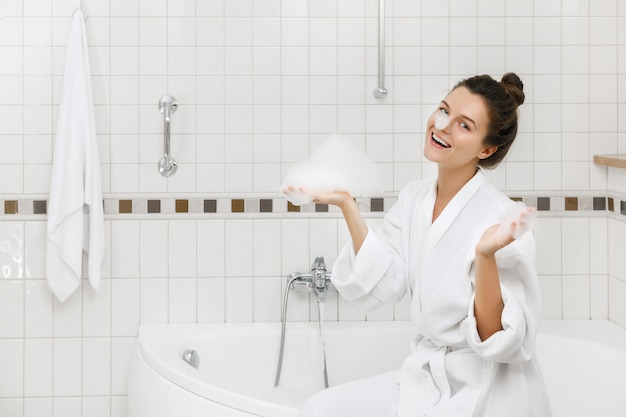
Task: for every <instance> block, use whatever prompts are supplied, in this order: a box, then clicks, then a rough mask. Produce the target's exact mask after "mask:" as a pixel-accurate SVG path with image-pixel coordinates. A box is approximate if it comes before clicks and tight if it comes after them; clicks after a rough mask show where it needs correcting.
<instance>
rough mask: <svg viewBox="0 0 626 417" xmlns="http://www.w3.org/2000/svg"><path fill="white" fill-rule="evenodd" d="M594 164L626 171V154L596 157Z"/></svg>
mask: <svg viewBox="0 0 626 417" xmlns="http://www.w3.org/2000/svg"><path fill="white" fill-rule="evenodd" d="M593 163H594V164H598V165H606V166H608V167H615V168H625V169H626V154H625V153H621V154H613V155H594V156H593Z"/></svg>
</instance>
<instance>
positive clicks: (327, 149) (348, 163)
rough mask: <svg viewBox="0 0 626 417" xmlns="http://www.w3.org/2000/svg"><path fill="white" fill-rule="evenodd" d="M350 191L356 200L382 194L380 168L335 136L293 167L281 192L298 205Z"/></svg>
mask: <svg viewBox="0 0 626 417" xmlns="http://www.w3.org/2000/svg"><path fill="white" fill-rule="evenodd" d="M332 191H347V192H348V193H350V195H352V196H353V197H370V196H374V195H380V193H381V192H382V185H381V181H380V175H379V174H378V170H377V168H376V165H375V164H374V163H373V162H372V161H371V160H369V159H368V158H367V157H366V156H365V155H364V154H363V153H362V152H360V151H359V150H358V149H357V148H356V147H355V146H354V145H352V143H350V141H349V140H348V139H346V138H344V137H342V136H340V135H337V134H334V135H331V136H330V137H329V138H328V139H327V140H326V141H325V142H324V143H322V144H321V145H320V146H318V147H317V148H316V149H315V150H314V151H313V153H312V154H311V156H310V157H309V158H307V159H306V160H304V161H302V162H300V163H299V164H296V165H295V166H293V167H292V168H291V169H290V170H289V172H288V173H287V176H286V177H285V180H284V181H283V184H282V185H281V186H280V192H281V193H282V194H283V195H285V197H286V198H287V200H288V201H289V202H290V203H292V204H294V205H301V204H306V203H310V202H312V201H313V195H315V194H324V193H329V192H332Z"/></svg>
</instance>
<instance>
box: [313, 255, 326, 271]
mask: <svg viewBox="0 0 626 417" xmlns="http://www.w3.org/2000/svg"><path fill="white" fill-rule="evenodd" d="M320 269H322V270H324V271H326V262H324V257H323V256H317V257H316V258H315V261H313V265H312V266H311V271H314V270H320Z"/></svg>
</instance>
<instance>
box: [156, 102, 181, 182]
mask: <svg viewBox="0 0 626 417" xmlns="http://www.w3.org/2000/svg"><path fill="white" fill-rule="evenodd" d="M177 108H178V102H177V101H176V99H175V98H174V97H172V96H170V95H164V96H163V97H161V99H160V100H159V110H160V111H161V114H163V139H164V142H165V143H164V146H163V148H164V149H163V153H164V154H165V155H163V158H161V160H160V161H159V172H160V173H161V175H163V176H164V177H169V176H170V175H173V174H174V173H175V172H176V169H177V168H178V163H177V162H176V160H175V159H174V158H172V156H171V155H170V125H171V119H172V114H174V113H176V109H177Z"/></svg>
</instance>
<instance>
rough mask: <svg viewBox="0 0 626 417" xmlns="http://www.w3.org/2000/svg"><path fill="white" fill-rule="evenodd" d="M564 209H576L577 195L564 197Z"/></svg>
mask: <svg viewBox="0 0 626 417" xmlns="http://www.w3.org/2000/svg"><path fill="white" fill-rule="evenodd" d="M565 210H566V211H576V210H578V197H565Z"/></svg>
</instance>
